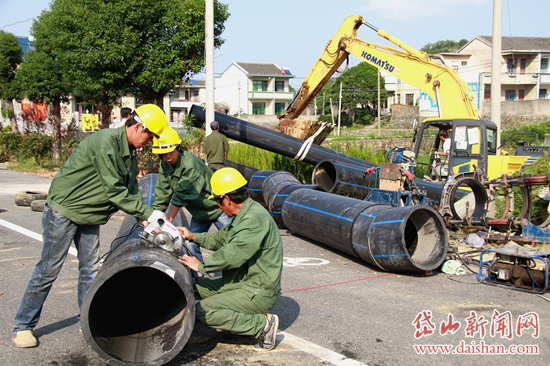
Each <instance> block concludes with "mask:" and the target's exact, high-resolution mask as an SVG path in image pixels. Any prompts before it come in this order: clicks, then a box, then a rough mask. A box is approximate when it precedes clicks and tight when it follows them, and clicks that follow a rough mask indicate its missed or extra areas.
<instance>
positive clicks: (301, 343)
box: [277, 331, 367, 366]
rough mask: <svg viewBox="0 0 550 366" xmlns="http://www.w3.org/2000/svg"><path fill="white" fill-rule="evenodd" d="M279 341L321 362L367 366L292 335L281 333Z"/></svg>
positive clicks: (344, 365) (279, 333)
mask: <svg viewBox="0 0 550 366" xmlns="http://www.w3.org/2000/svg"><path fill="white" fill-rule="evenodd" d="M277 339H279V340H280V341H281V342H282V343H285V344H288V345H289V346H291V347H294V348H297V349H299V350H300V351H303V352H306V353H309V354H310V355H312V356H315V357H317V358H319V359H320V360H321V361H325V362H329V363H331V364H333V365H338V366H367V365H366V364H364V363H361V362H359V361H355V360H353V359H351V358H347V357H346V356H344V355H341V354H339V353H336V352H334V351H331V350H329V349H326V348H323V347H321V346H318V345H316V344H314V343H311V342H308V341H306V340H305V339H302V338H299V337H296V336H294V335H292V334H290V333H286V332H283V331H279V332H278V333H277Z"/></svg>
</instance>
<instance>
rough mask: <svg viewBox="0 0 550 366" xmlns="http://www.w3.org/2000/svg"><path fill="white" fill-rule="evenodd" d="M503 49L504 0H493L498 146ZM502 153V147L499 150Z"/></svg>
mask: <svg viewBox="0 0 550 366" xmlns="http://www.w3.org/2000/svg"><path fill="white" fill-rule="evenodd" d="M501 49H502V0H493V48H492V53H491V120H492V121H493V122H495V123H496V125H497V148H498V147H500V141H501V136H500V131H501V128H500V94H501V87H500V84H501V83H500V76H501V66H500V64H501V58H502V55H501ZM497 155H500V149H499V150H497Z"/></svg>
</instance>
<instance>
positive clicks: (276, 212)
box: [272, 211, 283, 215]
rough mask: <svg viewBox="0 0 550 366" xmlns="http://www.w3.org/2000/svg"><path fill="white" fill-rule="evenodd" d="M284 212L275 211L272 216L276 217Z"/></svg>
mask: <svg viewBox="0 0 550 366" xmlns="http://www.w3.org/2000/svg"><path fill="white" fill-rule="evenodd" d="M282 212H283V211H273V212H272V214H274V215H280V214H281V213H282Z"/></svg>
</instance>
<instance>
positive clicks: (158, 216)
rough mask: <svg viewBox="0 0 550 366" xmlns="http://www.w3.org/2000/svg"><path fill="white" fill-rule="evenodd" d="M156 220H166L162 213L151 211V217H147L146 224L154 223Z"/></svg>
mask: <svg viewBox="0 0 550 366" xmlns="http://www.w3.org/2000/svg"><path fill="white" fill-rule="evenodd" d="M158 219H163V220H167V218H166V215H165V214H164V212H162V211H159V210H155V211H153V213H152V214H151V216H149V217H148V218H147V222H149V223H151V222H156V221H157V220H158Z"/></svg>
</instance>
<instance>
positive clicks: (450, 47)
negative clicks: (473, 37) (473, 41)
mask: <svg viewBox="0 0 550 366" xmlns="http://www.w3.org/2000/svg"><path fill="white" fill-rule="evenodd" d="M466 43H468V40H467V39H461V40H460V41H451V40H448V39H447V40H445V41H443V40H442V41H437V42H435V43H428V44H427V45H425V46H424V47H422V48H421V49H420V50H421V51H424V52H426V53H429V54H432V55H433V54H436V53H441V52H456V51H458V50H459V49H460V48H461V47H462V46H464V45H465V44H466Z"/></svg>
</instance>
